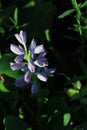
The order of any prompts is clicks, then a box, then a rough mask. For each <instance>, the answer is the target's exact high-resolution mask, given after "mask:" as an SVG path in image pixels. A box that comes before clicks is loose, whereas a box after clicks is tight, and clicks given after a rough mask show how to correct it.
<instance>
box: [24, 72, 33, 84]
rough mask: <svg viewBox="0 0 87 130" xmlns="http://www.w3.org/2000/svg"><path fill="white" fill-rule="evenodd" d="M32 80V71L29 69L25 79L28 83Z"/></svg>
mask: <svg viewBox="0 0 87 130" xmlns="http://www.w3.org/2000/svg"><path fill="white" fill-rule="evenodd" d="M30 80H31V73H30V71H27V72H26V73H25V75H24V81H25V82H27V83H28V82H29V81H30Z"/></svg>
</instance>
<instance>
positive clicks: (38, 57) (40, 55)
mask: <svg viewBox="0 0 87 130" xmlns="http://www.w3.org/2000/svg"><path fill="white" fill-rule="evenodd" d="M46 54H47V53H46V51H44V52H42V53H40V54H39V55H38V56H37V59H40V58H43V57H45V56H46Z"/></svg>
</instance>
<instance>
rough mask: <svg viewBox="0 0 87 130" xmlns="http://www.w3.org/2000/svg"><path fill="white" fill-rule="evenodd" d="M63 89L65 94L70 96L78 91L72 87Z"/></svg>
mask: <svg viewBox="0 0 87 130" xmlns="http://www.w3.org/2000/svg"><path fill="white" fill-rule="evenodd" d="M65 91H66V93H67V95H68V96H69V97H72V96H74V95H75V94H78V93H79V91H78V90H76V89H72V88H69V89H66V90H65Z"/></svg>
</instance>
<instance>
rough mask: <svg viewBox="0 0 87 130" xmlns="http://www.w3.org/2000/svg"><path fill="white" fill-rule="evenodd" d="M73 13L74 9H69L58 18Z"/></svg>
mask: <svg viewBox="0 0 87 130" xmlns="http://www.w3.org/2000/svg"><path fill="white" fill-rule="evenodd" d="M74 11H75V9H69V10H67V11H65V12H64V13H62V14H61V15H59V16H58V18H64V17H66V16H68V15H70V14H72V13H73V12H74Z"/></svg>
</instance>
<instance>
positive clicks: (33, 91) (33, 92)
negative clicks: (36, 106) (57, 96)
mask: <svg viewBox="0 0 87 130" xmlns="http://www.w3.org/2000/svg"><path fill="white" fill-rule="evenodd" d="M37 89H38V88H37V82H36V81H35V82H34V83H33V85H32V86H31V93H32V94H35V93H37Z"/></svg>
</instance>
